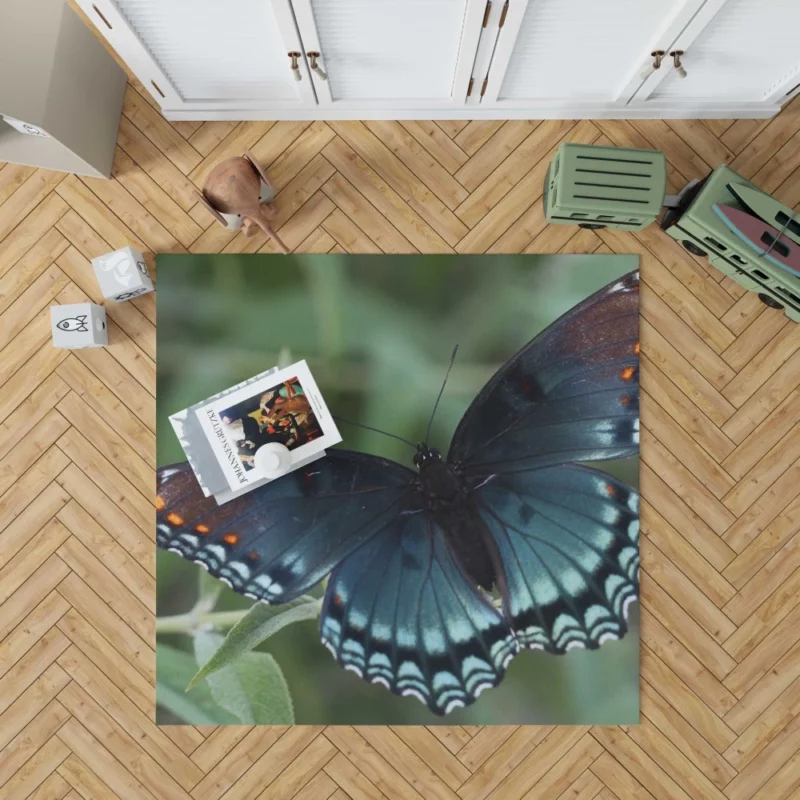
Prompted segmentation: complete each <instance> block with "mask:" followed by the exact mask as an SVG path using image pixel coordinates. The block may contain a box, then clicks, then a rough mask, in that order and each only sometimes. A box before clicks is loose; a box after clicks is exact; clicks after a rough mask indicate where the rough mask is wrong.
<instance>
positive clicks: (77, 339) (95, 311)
mask: <svg viewBox="0 0 800 800" xmlns="http://www.w3.org/2000/svg"><path fill="white" fill-rule="evenodd" d="M50 324H51V327H52V331H53V347H65V348H68V349H70V350H77V349H79V348H81V347H104V346H105V345H107V344H108V330H107V329H106V310H105V309H104V308H103V307H102V306H96V305H95V304H94V303H75V304H74V305H68V306H50Z"/></svg>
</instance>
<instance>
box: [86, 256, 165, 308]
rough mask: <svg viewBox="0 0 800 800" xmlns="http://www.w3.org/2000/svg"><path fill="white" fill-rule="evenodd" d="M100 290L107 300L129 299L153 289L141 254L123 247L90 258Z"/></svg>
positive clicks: (120, 300)
mask: <svg viewBox="0 0 800 800" xmlns="http://www.w3.org/2000/svg"><path fill="white" fill-rule="evenodd" d="M92 266H93V267H94V274H95V275H96V276H97V282H98V283H99V284H100V291H101V292H102V293H103V297H105V298H106V299H107V300H116V301H117V302H118V303H119V302H122V301H123V300H130V299H131V298H132V297H138V296H139V295H140V294H147V292H152V291H153V282H152V281H151V280H150V273H149V272H148V271H147V264H145V261H144V258H143V257H142V254H141V253H139V252H138V251H137V250H134V249H133V248H132V247H123V248H122V249H121V250H114V252H113V253H105V254H104V255H102V256H98V257H97V258H93V259H92Z"/></svg>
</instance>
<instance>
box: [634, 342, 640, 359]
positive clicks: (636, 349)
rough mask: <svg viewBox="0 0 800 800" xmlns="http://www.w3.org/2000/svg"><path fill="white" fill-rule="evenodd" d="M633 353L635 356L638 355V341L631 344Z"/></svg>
mask: <svg viewBox="0 0 800 800" xmlns="http://www.w3.org/2000/svg"><path fill="white" fill-rule="evenodd" d="M633 354H634V355H635V356H638V355H639V342H636V344H635V345H634V346H633Z"/></svg>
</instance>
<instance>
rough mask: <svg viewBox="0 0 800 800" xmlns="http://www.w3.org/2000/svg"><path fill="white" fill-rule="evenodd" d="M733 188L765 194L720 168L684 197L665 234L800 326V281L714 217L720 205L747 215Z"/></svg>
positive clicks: (665, 223)
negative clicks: (717, 204)
mask: <svg viewBox="0 0 800 800" xmlns="http://www.w3.org/2000/svg"><path fill="white" fill-rule="evenodd" d="M729 183H738V184H744V185H745V186H749V187H751V188H753V189H757V190H758V191H761V190H760V189H758V187H757V186H755V185H754V184H752V183H751V182H750V181H748V180H745V179H744V178H743V177H742V176H741V175H739V174H738V173H737V172H734V171H733V170H732V169H730V167H725V166H722V167H718V168H717V169H715V170H714V171H713V172H712V173H711V174H710V175H709V176H708V177H707V178H706V179H705V180H704V181H702V182H701V183H699V184H697V185H696V186H694V187H693V188H692V189H691V190H689V191H687V192H685V193H682V194H681V204H680V206H678V207H677V208H674V209H669V211H667V213H666V214H665V215H664V218H663V219H662V221H661V228H662V230H664V231H666V233H667V234H668V235H669V236H671V237H672V238H673V239H677V240H678V241H679V242H681V244H682V245H683V246H684V247H685V248H686V249H687V250H688V251H689V252H690V253H693V254H694V255H696V256H708V260H709V261H710V262H711V264H713V265H714V266H715V267H717V269H719V270H720V271H721V272H723V273H725V274H726V275H728V276H729V277H730V278H733V280H735V281H736V282H737V283H739V284H740V285H741V286H744V287H745V288H746V289H749V290H750V291H753V292H757V293H758V296H759V297H760V298H761V300H762V302H764V303H766V305H768V306H772V307H773V308H784V309H785V311H786V316H787V317H789V319H792V320H794V321H795V322H800V277H798V276H796V275H794V274H793V273H791V272H789V271H788V270H785V269H781V268H780V267H778V266H776V265H774V264H772V263H770V262H769V261H768V260H767V259H766V258H762V257H761V256H760V255H759V254H758V253H756V252H755V251H754V250H753V249H751V248H750V246H749V245H748V244H747V243H746V242H744V241H742V239H740V238H739V237H738V236H737V235H736V234H735V233H734V232H733V231H732V230H730V229H729V228H728V226H727V225H725V223H724V222H723V221H722V220H721V219H720V218H719V217H718V216H717V214H716V213H715V212H714V209H713V205H714V204H715V203H724V204H727V205H729V206H734V207H735V208H738V209H741V210H743V211H747V209H746V208H744V206H742V204H741V203H740V202H739V199H738V198H737V197H736V196H735V195H734V194H733V193H732V192H730V191H728V184H729ZM790 213H791V212H790Z"/></svg>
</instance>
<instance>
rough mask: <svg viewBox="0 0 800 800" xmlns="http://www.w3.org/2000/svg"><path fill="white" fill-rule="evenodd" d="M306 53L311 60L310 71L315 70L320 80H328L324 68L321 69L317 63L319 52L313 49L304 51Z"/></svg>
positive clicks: (319, 56)
mask: <svg viewBox="0 0 800 800" xmlns="http://www.w3.org/2000/svg"><path fill="white" fill-rule="evenodd" d="M306 55H307V56H308V58H309V60H310V61H311V71H312V72H316V73H317V75H319V78H320V80H323V81H326V80H328V73H327V72H325V70H324V69H322V67H320V66H318V65H317V59H318V58H322V56H321V55H320V54H319V53H317V52H314V51H313V50H312V51H311V52H308V53H306Z"/></svg>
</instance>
